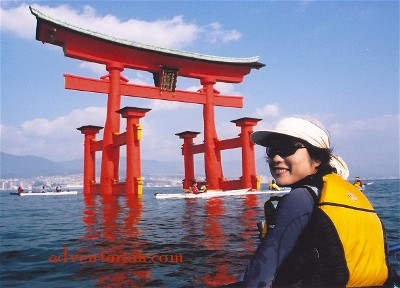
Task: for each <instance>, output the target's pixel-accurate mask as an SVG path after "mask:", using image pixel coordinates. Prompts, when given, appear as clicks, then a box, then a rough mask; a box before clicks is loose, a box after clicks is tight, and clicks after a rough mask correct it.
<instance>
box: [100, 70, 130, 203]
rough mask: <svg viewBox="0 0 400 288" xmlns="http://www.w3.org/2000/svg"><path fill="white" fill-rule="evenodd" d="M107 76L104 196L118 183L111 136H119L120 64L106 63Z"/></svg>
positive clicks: (102, 177) (117, 152) (102, 170)
mask: <svg viewBox="0 0 400 288" xmlns="http://www.w3.org/2000/svg"><path fill="white" fill-rule="evenodd" d="M106 69H107V71H108V72H109V74H108V75H106V76H103V77H102V78H106V77H108V78H109V82H110V84H109V85H110V86H109V93H108V100H107V117H106V123H105V127H104V135H103V154H102V160H101V176H100V189H101V193H102V194H104V195H111V194H112V193H113V188H112V186H113V184H114V183H118V181H119V154H120V149H119V147H114V146H113V144H114V141H113V135H117V134H119V129H120V115H119V114H118V113H117V110H119V109H120V107H121V80H123V82H127V81H126V80H125V79H124V78H123V77H121V72H122V71H123V70H124V67H123V66H122V64H120V63H114V62H111V63H107V65H106Z"/></svg>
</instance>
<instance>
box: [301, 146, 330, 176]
mask: <svg viewBox="0 0 400 288" xmlns="http://www.w3.org/2000/svg"><path fill="white" fill-rule="evenodd" d="M304 145H305V146H306V148H307V151H308V153H309V154H310V157H311V158H312V159H314V160H317V161H321V164H320V165H319V167H318V171H317V173H316V175H317V176H321V177H322V176H325V175H326V174H330V173H336V172H337V171H336V168H334V167H332V165H331V164H330V161H331V157H332V149H330V148H325V149H324V148H318V147H315V146H312V145H310V144H308V143H304Z"/></svg>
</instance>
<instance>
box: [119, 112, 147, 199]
mask: <svg viewBox="0 0 400 288" xmlns="http://www.w3.org/2000/svg"><path fill="white" fill-rule="evenodd" d="M150 110H151V109H145V108H137V107H124V108H122V109H120V110H119V111H117V112H118V113H120V114H121V116H122V117H123V118H126V120H127V121H126V181H125V182H126V183H125V191H126V195H141V194H142V192H143V179H142V169H141V160H140V140H141V138H142V127H141V126H140V123H139V119H140V118H142V117H144V116H145V114H146V113H147V112H149V111H150Z"/></svg>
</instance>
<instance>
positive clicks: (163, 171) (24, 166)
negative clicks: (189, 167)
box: [0, 152, 267, 179]
mask: <svg viewBox="0 0 400 288" xmlns="http://www.w3.org/2000/svg"><path fill="white" fill-rule="evenodd" d="M264 161H265V160H264V159H259V160H258V161H257V162H258V163H257V166H258V167H265V162H264ZM96 165H97V166H96V168H97V169H96V171H97V173H99V171H100V159H97V164H96ZM260 165H263V166H260ZM0 168H1V170H0V178H3V179H7V178H29V177H38V176H56V175H73V174H79V173H83V159H77V160H72V161H64V162H54V161H51V160H48V159H45V158H41V157H37V156H16V155H11V154H7V153H3V152H0ZM125 169H126V165H125V158H123V157H121V160H120V175H121V176H122V175H124V174H125ZM195 169H196V175H198V176H200V177H201V176H204V165H203V161H197V162H196V163H195ZM223 169H224V175H225V176H227V177H231V178H237V177H239V176H240V175H241V163H240V161H234V160H228V161H223ZM262 169H264V168H262ZM265 172H267V169H265ZM142 173H143V175H165V176H167V175H183V174H184V167H183V159H182V160H179V161H178V160H177V161H156V160H142ZM261 174H265V173H261Z"/></svg>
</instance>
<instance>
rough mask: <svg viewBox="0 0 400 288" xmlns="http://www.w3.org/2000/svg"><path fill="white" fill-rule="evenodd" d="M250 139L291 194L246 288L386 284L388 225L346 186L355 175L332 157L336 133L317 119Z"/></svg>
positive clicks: (288, 123) (290, 121)
mask: <svg viewBox="0 0 400 288" xmlns="http://www.w3.org/2000/svg"><path fill="white" fill-rule="evenodd" d="M251 139H252V140H253V142H255V143H256V144H258V145H261V146H264V147H266V154H267V161H268V165H269V168H270V172H271V175H272V177H273V178H274V179H275V180H276V183H277V184H278V185H279V186H281V187H291V189H292V190H291V191H290V193H288V194H286V195H285V196H283V197H282V198H281V200H280V201H279V202H278V205H277V208H276V211H275V212H274V215H273V217H271V220H270V223H267V225H268V232H267V234H266V235H265V237H264V238H262V240H261V243H260V245H259V246H258V248H257V250H256V252H255V254H254V256H253V258H252V259H251V261H250V263H249V264H248V266H247V269H246V271H245V274H244V279H243V280H244V281H243V282H242V283H241V285H240V287H242V286H243V287H327V286H329V287H345V286H350V287H362V286H384V285H385V284H387V283H388V278H389V271H390V270H391V269H389V267H388V266H387V263H388V262H387V255H386V253H385V247H386V243H385V236H384V230H383V227H382V224H381V221H380V219H379V217H378V216H377V214H376V213H375V211H374V210H373V207H372V205H371V204H370V203H369V201H368V199H367V198H366V197H365V196H364V195H363V194H362V191H360V190H359V189H357V188H356V187H354V185H352V184H351V183H349V182H347V181H346V180H344V179H343V178H347V176H348V174H349V172H348V168H347V166H346V164H345V163H344V161H343V160H342V159H341V158H340V157H338V156H336V155H334V154H333V153H332V148H331V144H330V136H329V132H328V131H327V130H326V129H325V128H323V126H322V125H321V124H320V123H319V122H318V121H316V120H314V119H309V118H303V117H289V118H286V119H283V120H282V121H280V122H279V123H278V124H277V125H276V127H275V129H274V130H270V131H258V132H254V133H252V135H251ZM339 175H340V176H342V177H343V178H342V177H340V176H339ZM342 239H343V241H342ZM392 287H393V286H392Z"/></svg>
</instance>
